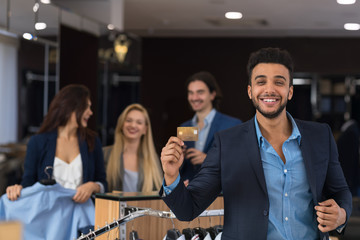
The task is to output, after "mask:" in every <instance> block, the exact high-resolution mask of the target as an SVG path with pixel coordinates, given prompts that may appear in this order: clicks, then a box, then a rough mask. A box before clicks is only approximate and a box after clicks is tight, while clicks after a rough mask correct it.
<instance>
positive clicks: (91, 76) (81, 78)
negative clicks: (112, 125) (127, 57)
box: [60, 25, 99, 130]
mask: <svg viewBox="0 0 360 240" xmlns="http://www.w3.org/2000/svg"><path fill="white" fill-rule="evenodd" d="M98 45H99V39H98V38H97V37H96V36H94V35H92V34H90V33H86V32H81V31H78V30H75V29H72V28H69V27H67V26H64V25H62V26H61V28H60V63H61V64H60V88H62V87H64V86H66V85H68V84H84V85H85V86H87V87H88V88H89V89H90V92H91V102H92V110H93V112H94V115H93V116H92V117H91V118H90V120H89V127H90V128H91V129H93V130H96V119H97V117H96V115H97V114H98V112H97V106H96V103H97V84H98V81H97V77H98V68H97V67H98V57H97V54H98Z"/></svg>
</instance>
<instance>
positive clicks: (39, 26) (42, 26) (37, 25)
mask: <svg viewBox="0 0 360 240" xmlns="http://www.w3.org/2000/svg"><path fill="white" fill-rule="evenodd" d="M45 28H46V23H44V22H37V23H35V29H36V30H44V29H45Z"/></svg>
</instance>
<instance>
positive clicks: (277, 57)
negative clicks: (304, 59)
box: [247, 48, 294, 86]
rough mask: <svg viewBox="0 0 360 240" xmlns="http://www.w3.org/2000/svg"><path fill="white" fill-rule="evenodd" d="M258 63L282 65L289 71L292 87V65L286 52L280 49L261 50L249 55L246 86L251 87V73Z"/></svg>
mask: <svg viewBox="0 0 360 240" xmlns="http://www.w3.org/2000/svg"><path fill="white" fill-rule="evenodd" d="M259 63H278V64H281V65H284V66H285V67H286V68H287V69H288V70H289V75H290V86H292V85H293V71H294V63H293V60H292V58H291V56H290V53H289V52H288V51H286V50H283V49H280V48H262V49H260V50H258V51H256V52H253V53H251V55H250V58H249V62H248V65H247V72H248V75H249V83H248V85H251V74H252V71H253V69H254V67H255V66H256V65H258V64H259Z"/></svg>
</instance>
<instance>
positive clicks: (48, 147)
mask: <svg viewBox="0 0 360 240" xmlns="http://www.w3.org/2000/svg"><path fill="white" fill-rule="evenodd" d="M56 140H57V131H53V132H50V133H49V134H48V136H47V138H46V142H45V145H44V148H43V156H41V157H40V159H43V162H42V163H41V168H42V169H41V171H42V172H41V174H42V175H41V176H42V177H41V179H48V176H47V175H46V173H45V172H44V171H45V168H46V167H54V160H55V154H56ZM47 172H48V174H49V175H50V177H52V174H53V169H51V170H48V171H47Z"/></svg>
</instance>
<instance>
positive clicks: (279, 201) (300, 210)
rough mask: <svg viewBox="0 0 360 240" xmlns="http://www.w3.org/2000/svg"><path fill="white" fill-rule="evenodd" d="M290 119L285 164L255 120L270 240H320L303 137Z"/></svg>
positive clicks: (285, 144) (283, 147)
mask: <svg viewBox="0 0 360 240" xmlns="http://www.w3.org/2000/svg"><path fill="white" fill-rule="evenodd" d="M287 117H288V119H290V120H291V123H292V126H293V128H292V134H291V135H290V137H289V138H288V139H287V140H286V141H285V142H284V143H283V145H282V151H283V153H284V156H285V159H286V163H285V164H284V162H283V161H282V160H281V158H280V156H279V155H278V153H277V152H276V151H275V149H274V148H273V147H272V145H271V144H270V143H269V142H268V141H267V140H266V139H265V138H264V137H263V135H262V134H261V131H260V128H259V124H258V122H257V120H256V117H255V118H254V119H255V120H254V121H255V129H256V136H257V139H258V143H259V149H260V156H261V160H262V164H263V168H264V174H265V181H266V187H267V191H268V195H269V202H270V211H269V225H268V234H267V237H268V238H267V239H269V240H272V239H273V240H296V239H308V240H311V239H318V238H319V236H318V231H317V222H316V217H315V211H314V202H313V199H312V193H311V190H310V185H309V183H308V180H307V177H306V169H305V164H304V160H303V157H302V154H301V150H300V142H301V134H300V132H299V129H298V127H297V126H296V123H295V121H294V120H293V118H292V117H291V115H290V114H289V113H287ZM309 223H312V224H309Z"/></svg>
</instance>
